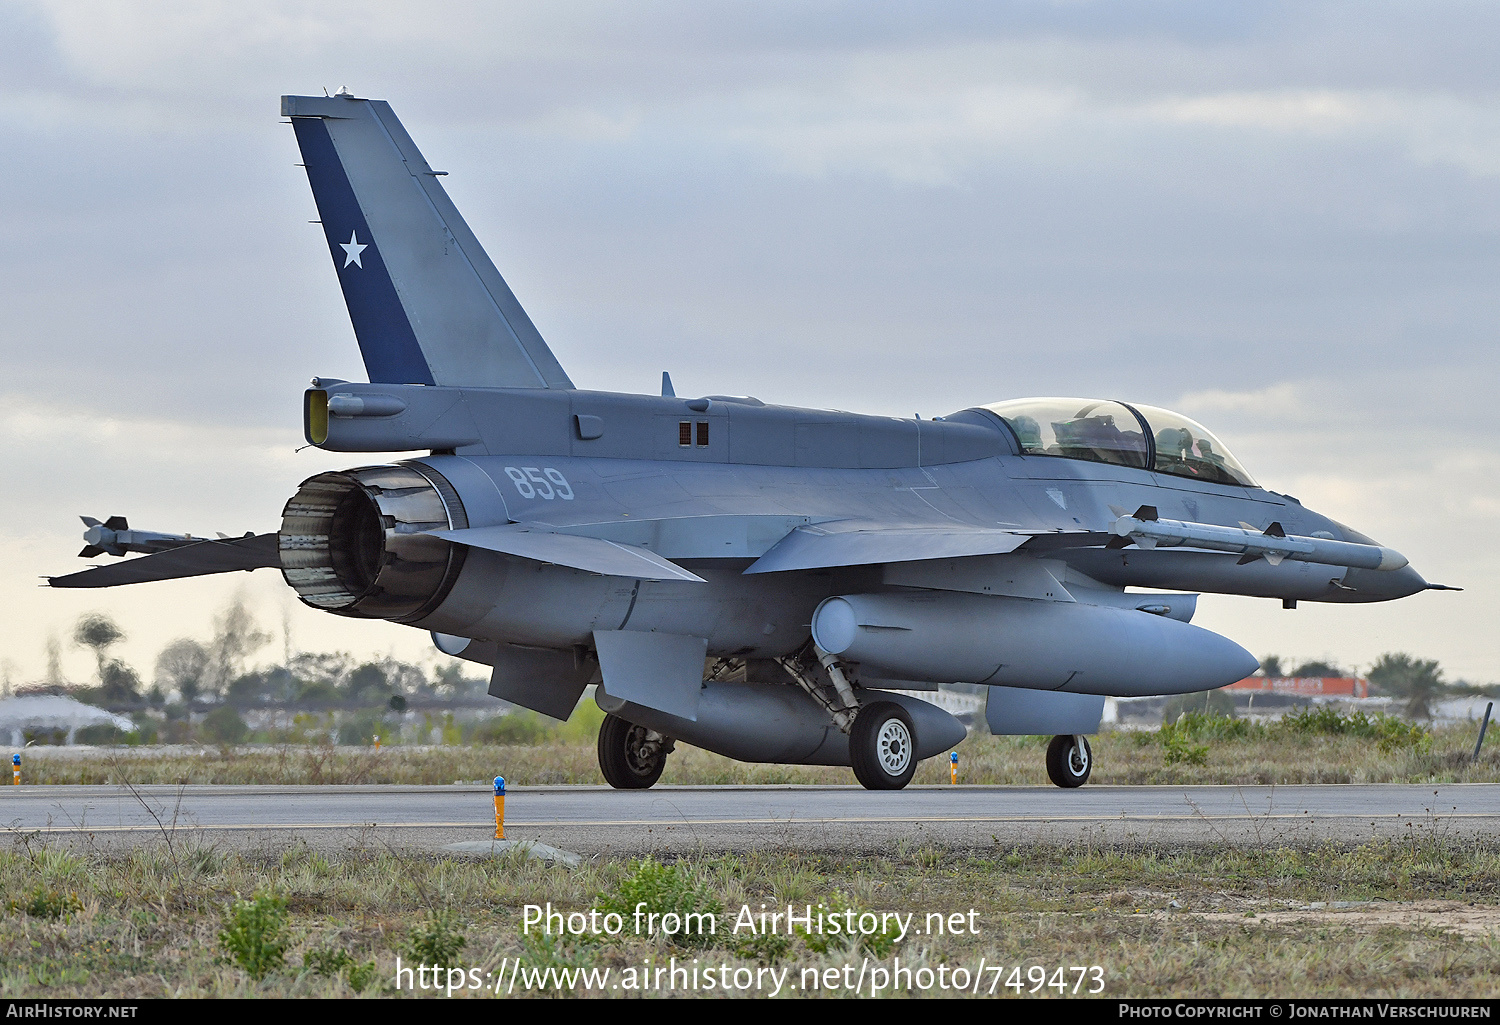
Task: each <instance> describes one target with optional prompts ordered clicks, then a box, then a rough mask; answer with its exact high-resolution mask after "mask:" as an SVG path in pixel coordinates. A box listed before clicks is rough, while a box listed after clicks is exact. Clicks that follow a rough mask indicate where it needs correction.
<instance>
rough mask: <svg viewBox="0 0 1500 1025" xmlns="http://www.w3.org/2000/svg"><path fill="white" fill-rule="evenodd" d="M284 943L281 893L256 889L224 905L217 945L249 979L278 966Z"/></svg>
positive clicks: (259, 976)
mask: <svg viewBox="0 0 1500 1025" xmlns="http://www.w3.org/2000/svg"><path fill="white" fill-rule="evenodd" d="M287 945H288V939H287V937H286V898H285V897H278V896H277V895H275V894H273V893H270V892H267V891H260V892H258V893H256V894H255V896H254V897H252V898H251V899H250V900H236V901H235V902H234V903H232V904H230V905H229V907H227V908H225V910H224V929H223V931H222V932H220V933H219V946H221V947H223V948H224V953H225V954H226V955H227V956H228V957H229V958H230V959H231V960H233V961H234V963H235V964H237V965H239V966H240V967H241V968H243V969H244V970H245V971H246V972H247V973H248V974H249V975H250V977H251V978H252V979H262V978H265V976H266V975H267V973H269V972H272V971H275V970H276V969H277V968H280V967H281V965H282V962H283V961H284V959H285V957H286V948H287Z"/></svg>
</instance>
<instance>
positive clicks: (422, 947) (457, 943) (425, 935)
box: [405, 909, 469, 968]
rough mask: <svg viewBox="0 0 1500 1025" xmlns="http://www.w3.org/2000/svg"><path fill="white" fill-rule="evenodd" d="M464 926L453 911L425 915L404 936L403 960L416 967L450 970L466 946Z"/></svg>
mask: <svg viewBox="0 0 1500 1025" xmlns="http://www.w3.org/2000/svg"><path fill="white" fill-rule="evenodd" d="M468 942H469V941H468V940H467V939H465V938H464V924H463V922H461V921H460V920H459V917H458V913H457V912H456V911H453V910H452V909H444V910H442V911H429V912H427V920H426V921H424V922H419V923H418V924H417V925H415V926H413V927H412V929H411V931H410V932H408V933H407V934H406V944H405V951H406V956H407V958H408V959H410V960H411V961H413V962H415V963H416V964H419V965H420V964H426V965H435V966H436V967H438V968H452V967H453V966H454V964H455V963H457V961H458V955H459V954H460V953H462V952H463V949H464V947H465V946H466V945H467V944H468Z"/></svg>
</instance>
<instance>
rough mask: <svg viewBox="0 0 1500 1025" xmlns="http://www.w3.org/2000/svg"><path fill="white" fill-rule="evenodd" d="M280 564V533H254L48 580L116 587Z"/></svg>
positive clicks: (63, 584) (56, 584)
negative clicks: (278, 546)
mask: <svg viewBox="0 0 1500 1025" xmlns="http://www.w3.org/2000/svg"><path fill="white" fill-rule="evenodd" d="M280 565H281V555H280V553H279V552H278V550H277V535H276V534H254V535H252V536H250V537H237V538H232V539H229V540H225V541H195V542H193V543H192V544H187V545H182V546H181V547H179V548H172V549H170V550H168V551H165V552H157V553H156V554H154V555H143V556H141V557H140V558H138V559H127V560H125V561H124V562H117V563H115V564H113V565H110V566H95V567H94V568H93V569H86V570H82V571H81V572H78V573H69V574H68V575H67V576H61V577H48V578H47V583H48V584H49V585H51V586H52V587H117V586H119V585H120V584H140V583H145V582H147V581H150V580H176V579H178V578H180V577H202V576H208V575H209V574H211V573H230V572H233V571H234V570H237V569H243V570H251V569H270V568H272V567H280Z"/></svg>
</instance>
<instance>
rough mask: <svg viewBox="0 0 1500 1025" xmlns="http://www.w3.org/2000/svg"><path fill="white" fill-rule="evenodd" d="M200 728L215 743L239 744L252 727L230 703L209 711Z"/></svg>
mask: <svg viewBox="0 0 1500 1025" xmlns="http://www.w3.org/2000/svg"><path fill="white" fill-rule="evenodd" d="M198 729H199V731H200V732H202V734H203V736H204V737H205V738H207V739H208V740H210V741H212V742H213V743H215V744H238V743H239V742H240V741H242V740H244V739H245V737H246V736H248V735H249V733H250V727H248V726H246V725H245V720H243V719H241V718H240V713H238V712H236V711H235V710H234V709H232V708H230V707H229V706H228V705H225V706H223V707H222V708H216V709H214V710H213V711H212V712H209V713H208V714H207V715H206V716H204V717H203V722H202V723H201V724H200V725H199V727H198Z"/></svg>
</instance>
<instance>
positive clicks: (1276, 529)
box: [1265, 521, 1286, 537]
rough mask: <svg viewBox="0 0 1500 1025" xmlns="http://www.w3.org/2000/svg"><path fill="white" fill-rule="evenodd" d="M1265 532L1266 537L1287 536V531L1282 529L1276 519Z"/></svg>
mask: <svg viewBox="0 0 1500 1025" xmlns="http://www.w3.org/2000/svg"><path fill="white" fill-rule="evenodd" d="M1265 533H1266V537H1286V531H1285V530H1283V529H1282V526H1281V524H1280V522H1276V521H1273V522H1272V523H1271V525H1270V526H1269V527H1267V528H1266V531H1265Z"/></svg>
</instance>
